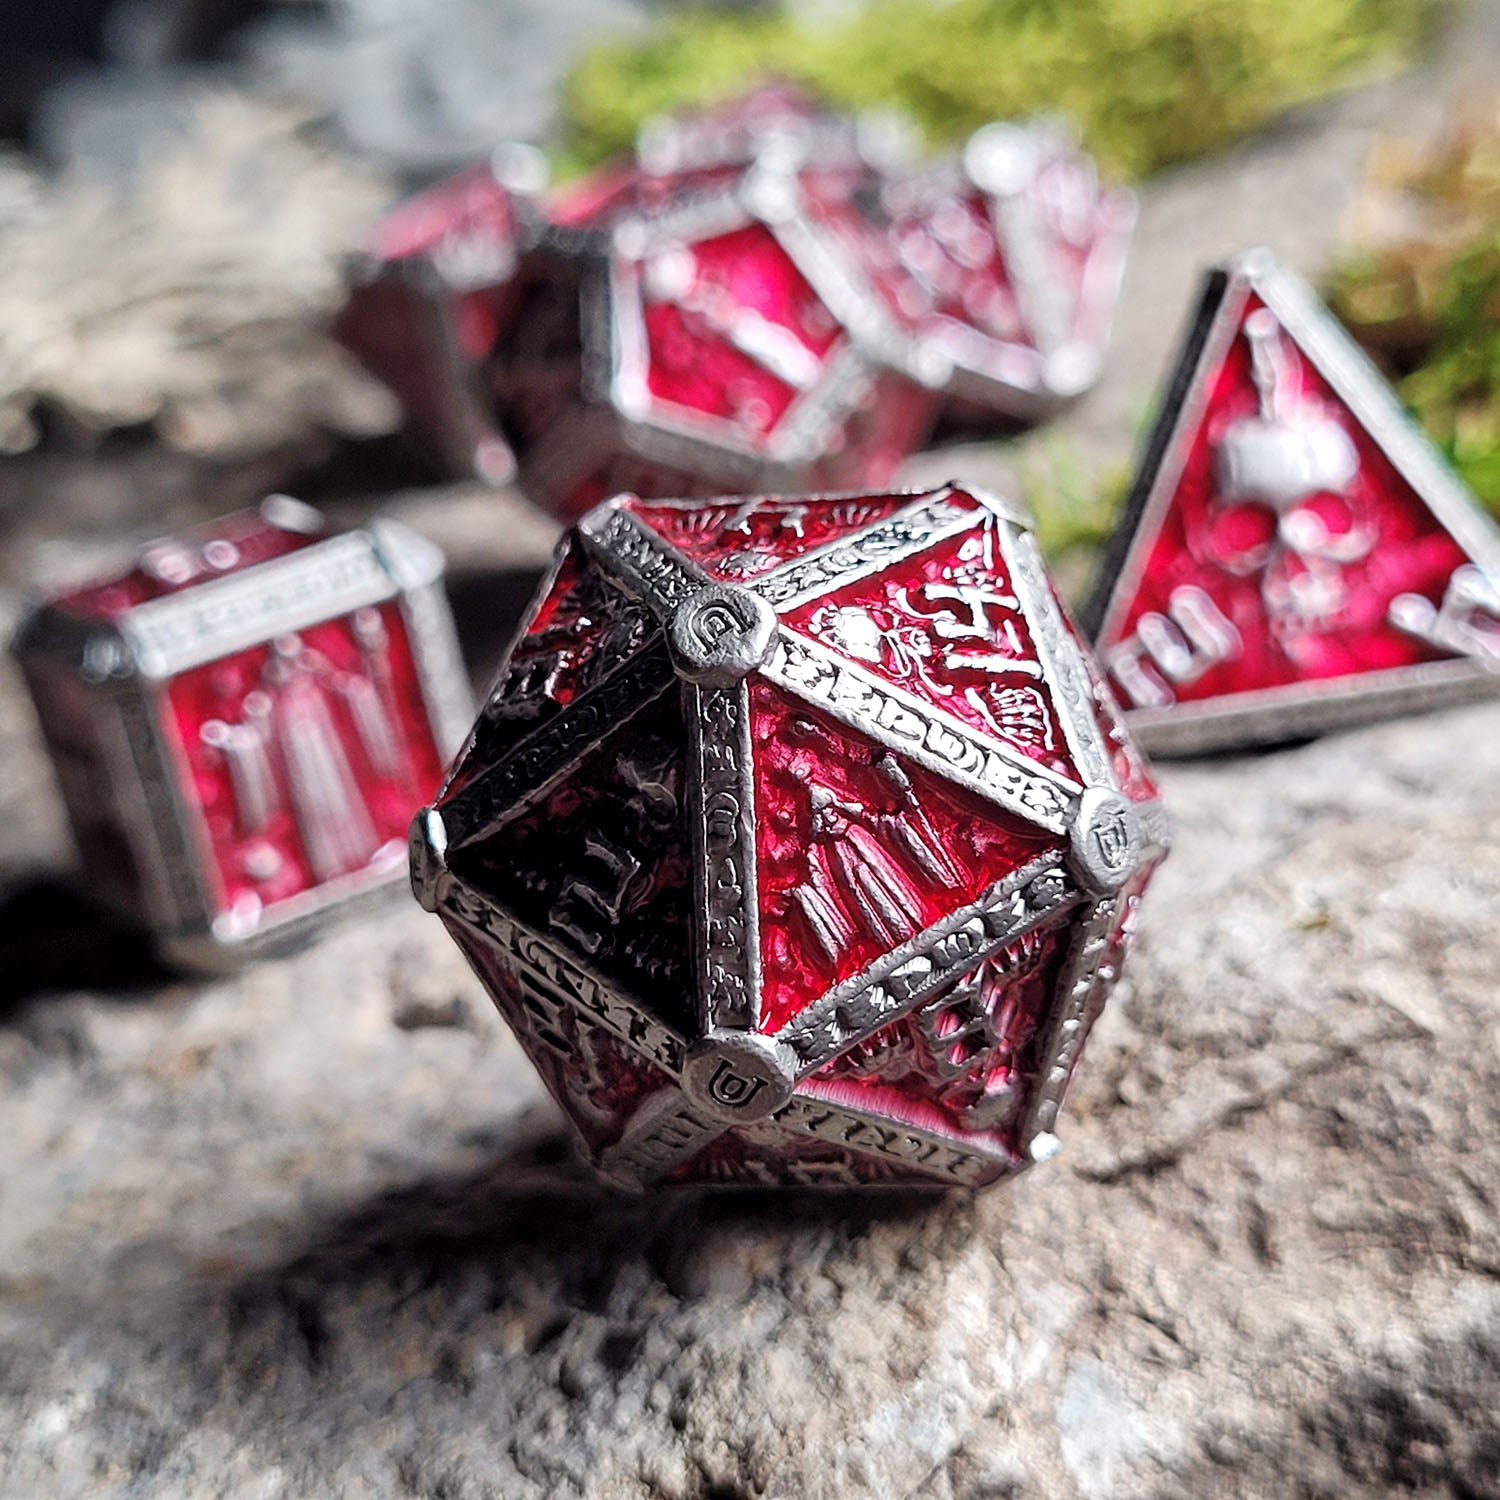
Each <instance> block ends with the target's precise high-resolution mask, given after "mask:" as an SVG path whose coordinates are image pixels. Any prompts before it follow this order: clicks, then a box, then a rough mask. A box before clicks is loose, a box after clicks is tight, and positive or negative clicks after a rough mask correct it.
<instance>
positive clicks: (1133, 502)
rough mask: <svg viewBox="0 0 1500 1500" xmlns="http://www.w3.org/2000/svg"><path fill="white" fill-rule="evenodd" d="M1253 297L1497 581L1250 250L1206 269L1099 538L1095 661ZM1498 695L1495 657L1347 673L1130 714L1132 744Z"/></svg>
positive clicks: (1477, 528)
mask: <svg viewBox="0 0 1500 1500" xmlns="http://www.w3.org/2000/svg"><path fill="white" fill-rule="evenodd" d="M1252 295H1254V296H1258V297H1259V298H1260V299H1261V300H1262V301H1263V302H1264V303H1265V304H1266V306H1267V307H1269V308H1270V310H1271V311H1272V312H1273V313H1274V314H1275V316H1276V319H1277V321H1278V322H1279V323H1280V324H1281V327H1282V328H1283V330H1284V331H1285V332H1286V334H1287V335H1288V336H1289V337H1290V338H1291V339H1292V341H1293V342H1294V343H1295V344H1296V345H1297V347H1298V349H1299V350H1300V351H1301V352H1302V354H1303V355H1304V356H1305V357H1306V358H1307V359H1308V360H1309V362H1310V363H1311V364H1312V365H1313V367H1314V368H1315V369H1316V370H1317V371H1318V373H1319V374H1320V375H1321V376H1322V377H1323V378H1324V379H1325V380H1326V381H1327V382H1328V384H1329V385H1330V386H1331V387H1332V388H1333V390H1334V391H1335V393H1336V394H1337V395H1338V396H1339V397H1340V399H1341V400H1343V401H1344V402H1345V403H1346V404H1347V405H1348V407H1349V409H1350V411H1351V412H1352V414H1353V415H1354V417H1355V418H1356V420H1357V421H1358V422H1359V423H1360V424H1361V425H1362V426H1363V427H1364V429H1365V430H1366V431H1367V432H1368V433H1369V435H1370V437H1371V439H1372V440H1373V441H1374V442H1375V444H1376V445H1377V446H1378V447H1379V448H1380V449H1381V451H1382V452H1383V453H1384V454H1385V456H1386V458H1388V459H1389V460H1390V462H1391V464H1392V466H1393V467H1394V468H1395V469H1396V471H1397V472H1398V473H1399V474H1400V475H1401V477H1402V478H1403V479H1404V480H1405V481H1406V482H1407V483H1408V484H1409V485H1410V486H1411V487H1412V489H1413V490H1414V491H1415V492H1416V494H1417V495H1418V496H1419V497H1420V499H1421V500H1422V501H1423V502H1424V503H1425V504H1426V505H1427V506H1428V508H1429V509H1430V510H1431V511H1432V513H1433V515H1434V516H1435V517H1436V518H1437V520H1438V521H1439V522H1440V523H1441V524H1442V525H1443V526H1444V527H1445V528H1446V529H1447V530H1448V531H1449V533H1450V534H1451V535H1452V536H1453V537H1454V538H1455V540H1456V541H1457V542H1458V543H1459V545H1460V546H1461V547H1463V548H1464V550H1465V551H1466V552H1467V553H1468V555H1469V557H1470V559H1471V560H1472V562H1473V563H1475V564H1477V565H1478V567H1479V568H1480V569H1481V570H1482V571H1483V572H1484V574H1486V575H1487V576H1488V577H1489V578H1491V579H1500V529H1497V528H1496V526H1495V525H1494V523H1493V522H1491V521H1490V519H1489V517H1488V516H1486V515H1485V514H1484V513H1483V512H1482V511H1481V510H1480V509H1479V507H1478V506H1477V504H1476V503H1475V501H1474V499H1473V497H1472V496H1471V495H1470V494H1469V492H1468V490H1467V489H1466V488H1465V487H1464V485H1463V484H1462V482H1461V481H1460V480H1459V479H1458V477H1457V476H1456V475H1455V474H1454V473H1453V471H1452V470H1451V469H1450V468H1449V467H1448V466H1447V464H1446V463H1445V462H1444V461H1443V459H1442V457H1441V456H1440V455H1439V453H1438V452H1437V450H1436V448H1434V446H1433V444H1432V442H1431V441H1430V440H1429V439H1428V438H1427V436H1426V435H1425V434H1424V433H1423V432H1422V431H1421V429H1420V428H1419V427H1418V426H1417V425H1416V423H1415V422H1414V421H1413V420H1412V418H1411V417H1410V416H1409V415H1408V414H1407V413H1406V411H1405V410H1404V409H1403V408H1402V406H1401V404H1400V402H1399V401H1398V400H1397V398H1396V394H1395V392H1394V391H1393V390H1392V389H1391V387H1390V386H1389V385H1388V384H1387V382H1386V381H1385V380H1384V379H1383V378H1382V376H1381V375H1380V373H1379V371H1378V370H1376V368H1375V367H1374V365H1373V364H1372V363H1371V362H1370V360H1369V358H1368V357H1367V356H1366V354H1365V353H1364V351H1363V350H1362V349H1361V348H1360V347H1359V346H1358V345H1357V344H1356V343H1355V342H1354V341H1353V339H1351V338H1350V337H1349V335H1348V334H1347V333H1346V332H1345V331H1344V329H1343V328H1342V327H1341V326H1340V325H1339V324H1338V322H1337V321H1336V320H1335V319H1334V317H1333V316H1332V314H1331V313H1329V312H1328V310H1327V309H1326V308H1325V307H1324V306H1323V305H1322V303H1320V302H1319V301H1318V299H1317V297H1316V296H1315V295H1314V293H1313V292H1312V290H1311V289H1310V288H1309V287H1308V286H1307V285H1306V283H1304V282H1303V281H1302V280H1301V279H1300V278H1299V277H1297V276H1295V275H1294V274H1293V273H1292V272H1290V271H1288V270H1286V269H1285V268H1284V267H1282V266H1281V265H1279V264H1278V263H1277V262H1276V260H1275V259H1274V257H1273V256H1272V255H1271V253H1270V252H1269V251H1267V250H1264V249H1255V250H1250V251H1247V252H1245V253H1244V254H1242V255H1240V256H1238V257H1237V258H1235V259H1234V260H1233V261H1231V262H1229V263H1228V264H1227V265H1225V266H1222V267H1219V268H1216V269H1214V270H1211V271H1210V272H1209V273H1208V275H1207V277H1206V279H1205V282H1204V287H1203V293H1202V297H1201V299H1200V301H1199V304H1198V307H1197V309H1196V311H1195V312H1194V314H1193V317H1192V320H1191V323H1190V325H1189V328H1188V332H1187V336H1186V338H1185V340H1184V342H1183V345H1182V350H1181V353H1180V355H1179V357H1178V360H1177V363H1176V365H1175V366H1174V368H1173V372H1172V374H1171V376H1170V377H1169V378H1168V382H1167V385H1166V387H1165V392H1164V395H1163V397H1162V402H1161V408H1160V411H1159V413H1158V415H1157V418H1156V423H1155V426H1154V428H1153V430H1152V432H1151V435H1150V437H1149V439H1148V440H1147V443H1146V446H1145V449H1144V453H1143V456H1142V459H1141V462H1140V467H1139V469H1138V471H1137V474H1136V478H1135V482H1134V484H1133V486H1132V488H1131V492H1130V495H1129V498H1128V500H1127V502H1126V505H1125V509H1124V513H1123V514H1122V516H1121V519H1120V522H1119V524H1118V526H1117V528H1116V530H1115V532H1114V534H1113V535H1112V537H1111V539H1110V542H1109V544H1108V546H1107V548H1106V551H1105V555H1104V558H1103V561H1102V562H1101V565H1100V568H1099V572H1098V575H1097V577H1096V579H1095V582H1094V585H1093V589H1092V592H1091V595H1090V598H1089V602H1088V604H1087V605H1086V606H1085V608H1084V609H1083V611H1082V612H1081V623H1082V624H1083V627H1084V629H1085V631H1086V633H1087V634H1088V636H1089V638H1090V639H1091V640H1093V641H1094V642H1095V644H1096V649H1099V650H1100V651H1101V653H1103V652H1106V651H1107V645H1105V644H1104V643H1107V642H1108V641H1109V640H1110V638H1111V637H1112V635H1113V634H1114V631H1115V629H1116V627H1117V626H1118V624H1119V621H1120V619H1121V617H1122V616H1123V614H1124V612H1125V611H1126V610H1127V609H1128V608H1129V605H1130V602H1131V600H1132V598H1133V597H1134V595H1135V590H1136V588H1137V587H1138V584H1139V580H1140V577H1141V573H1142V570H1143V569H1144V567H1145V564H1146V560H1147V557H1148V555H1149V550H1150V547H1151V545H1152V543H1153V541H1154V539H1155V537H1156V535H1157V533H1158V531H1159V529H1160V527H1161V524H1162V520H1163V517H1164V515H1165V513H1166V510H1167V508H1168V506H1169V505H1170V503H1171V500H1172V495H1173V492H1174V490H1175V488H1176V485H1177V481H1178V477H1179V476H1180V474H1181V470H1182V465H1183V463H1184V461H1185V458H1186V454H1187V449H1188V446H1189V444H1190V443H1191V441H1192V437H1193V433H1194V431H1195V429H1196V427H1197V425H1198V422H1199V420H1200V418H1201V415H1202V411H1203V406H1204V402H1205V400H1206V382H1207V380H1208V379H1209V378H1210V377H1211V376H1212V374H1213V372H1214V371H1216V370H1217V369H1218V367H1219V365H1220V363H1221V362H1222V360H1223V358H1224V355H1225V352H1226V350H1227V348H1228V345H1229V342H1230V341H1231V340H1232V339H1233V337H1234V335H1235V330H1236V328H1237V327H1238V322H1239V315H1240V310H1241V309H1242V307H1243V305H1244V302H1245V300H1246V298H1248V297H1250V296H1252ZM1497 688H1500V661H1496V660H1494V659H1493V658H1486V657H1485V656H1484V655H1482V654H1480V653H1478V652H1473V653H1470V654H1466V655H1460V656H1455V657H1453V658H1451V659H1449V660H1439V661H1431V662H1424V663H1420V664H1418V665H1416V666H1411V667H1402V668H1395V669H1391V670H1387V671H1382V672H1372V673H1363V674H1359V675H1357V676H1350V677H1342V678H1331V679H1324V680H1320V681H1309V682H1302V683H1296V684H1291V685H1288V686H1285V687H1276V688H1268V689H1264V690H1261V691H1257V692H1249V693H1237V694H1234V695H1233V696H1232V697H1228V696H1226V697H1224V698H1219V699H1210V700H1203V701H1199V702H1189V703H1180V704H1174V705H1172V706H1170V707H1167V708H1161V709H1139V708H1137V709H1130V710H1127V711H1126V714H1125V718H1126V721H1127V722H1128V724H1129V726H1130V729H1131V731H1132V733H1133V734H1134V735H1135V737H1136V739H1137V740H1138V742H1139V743H1140V744H1141V745H1142V746H1143V747H1144V748H1146V749H1147V750H1150V751H1152V752H1153V753H1155V754H1159V755H1186V754H1195V753H1198V752H1202V751H1209V750H1222V749H1229V748H1233V747H1236V746H1243V745H1251V744H1267V743H1274V742H1276V741H1278V740H1286V739H1293V738H1298V737H1301V736H1303V735H1309V734H1317V733H1321V732H1323V731H1325V730H1330V729H1337V728H1342V727H1345V726H1349V725H1355V724H1362V723H1368V722H1370V721H1372V720H1377V719H1381V718H1385V717H1388V716H1390V715H1394V714H1401V713H1410V712H1416V711H1419V710H1422V709H1428V708H1434V707H1439V706H1442V705H1445V704H1455V703H1462V702H1466V701H1470V700H1472V699H1475V698H1480V697H1483V696H1485V695H1487V694H1489V693H1492V692H1494V691H1496V689H1497Z"/></svg>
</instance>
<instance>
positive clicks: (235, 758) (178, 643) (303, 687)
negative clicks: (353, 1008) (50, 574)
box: [14, 496, 470, 967]
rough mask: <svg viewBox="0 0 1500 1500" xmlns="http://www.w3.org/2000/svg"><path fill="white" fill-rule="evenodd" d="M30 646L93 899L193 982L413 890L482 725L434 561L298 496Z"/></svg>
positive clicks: (83, 595) (430, 551)
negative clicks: (420, 832) (439, 805)
mask: <svg viewBox="0 0 1500 1500" xmlns="http://www.w3.org/2000/svg"><path fill="white" fill-rule="evenodd" d="M14 650H15V653H16V655H17V657H18V659H19V661H20V664H21V666H22V668H23V670H24V672H25V676H26V679H27V683H28V686H29V687H30V689H31V693H32V698H33V700H34V702H35V705H36V709H37V713H38V717H39V718H40V720H41V726H42V730H43V733H44V735H45V738H46V741H47V746H48V749H49V751H50V752H51V755H52V759H53V763H54V766H55V768H56V771H57V776H58V780H59V782H60V784H61V789H62V792H63V796H64V800H65V802H66V804H67V809H68V813H69V816H70V819H71V822H72V824H73V829H74V833H75V835H76V840H77V843H78V846H79V852H80V854H81V856H82V860H83V865H84V868H85V871H86V875H87V879H88V884H89V889H90V891H91V892H92V893H94V894H96V895H99V896H101V897H104V898H105V899H107V900H110V901H111V902H112V903H113V904H115V905H117V906H119V907H121V908H123V909H124V910H125V911H127V912H129V913H130V914H132V915H134V916H136V917H138V918H140V919H141V920H142V921H144V922H145V923H147V924H148V925H149V926H151V927H152V928H153V929H154V930H155V932H156V934H157V936H158V938H159V939H160V941H161V944H162V946H163V948H164V949H165V950H166V951H167V952H168V953H169V954H170V955H171V956H172V957H174V958H176V959H178V960H179V961H182V962H186V963H189V964H192V965H194V966H203V967H216V966H219V965H221V964H223V963H225V962H227V961H229V960H230V959H232V958H235V957H238V956H247V955H250V954H254V953H257V952H260V951H263V950H265V949H267V948H269V947H273V946H279V945H282V944H284V943H286V942H287V941H289V940H291V939H294V938H296V937H297V936H299V935H300V934H302V933H303V932H304V931H306V930H307V928H308V927H309V925H310V924H311V923H312V922H313V921H315V920H316V919H317V918H319V917H320V916H322V915H323V914H325V913H327V912H328V911H329V910H330V909H331V908H333V907H336V906H339V905H342V904H343V903H345V902H346V901H348V900H349V899H351V898H353V897H355V896H358V895H361V894H363V893H365V892H368V891H370V890H372V889H373V888H375V887H377V886H383V885H387V884H389V883H390V882H391V881H392V880H393V879H395V878H398V877H399V876H400V874H401V872H402V870H403V869H404V867H405V859H404V857H403V856H404V850H405V832H406V826H407V824H408V823H409V822H410V819H411V814H412V811H413V809H414V808H416V807H418V806H420V805H421V803H422V802H423V801H424V800H425V799H426V798H427V797H429V796H431V794H432V791H433V789H434V788H435V787H436V785H437V783H438V781H439V778H440V776H441V771H442V766H443V764H444V762H445V761H446V760H447V758H448V757H449V756H450V755H451V754H452V752H453V749H454V748H455V746H456V745H457V744H458V742H459V740H460V739H461V737H462V735H463V733H464V730H465V728H466V727H467V724H468V721H469V717H470V709H469V695H468V684H467V681H466V678H465V676H464V672H463V667H462V663H461V661H460V659H459V655H458V649H457V643H456V641H455V639H454V635H453V624H452V619H451V616H450V615H449V612H448V603H447V599H446V597H445V596H444V593H443V586H442V558H441V555H440V554H439V553H438V552H437V550H436V548H434V547H433V546H432V545H431V544H430V543H428V542H425V541H423V540H422V539H421V538H419V537H417V536H415V535H414V534H412V533H411V532H409V531H407V530H406V529H405V528H404V527H402V526H398V525H396V524H395V523H393V522H390V521H373V522H371V523H370V524H369V525H368V526H367V527H365V528H364V529H362V530H359V531H353V532H345V533H342V534H333V535H329V534H325V533H323V531H322V522H321V517H319V515H318V513H317V512H316V511H314V510H312V509H311V508H310V507H308V506H305V505H302V504H299V503H298V502H297V501H294V500H289V499H287V498H286V497H285V496H275V497H273V498H272V499H270V500H268V501H266V502H265V504H264V505H262V506H261V507H260V509H259V510H258V511H245V512H241V513H239V514H237V515H233V516H229V517H226V518H225V519H223V520H221V521H219V522H216V523H214V524H213V525H212V526H209V527H206V528H204V529H202V530H200V531H198V532H195V533H192V534H189V535H186V536H182V537H173V538H167V539H164V540H161V541H157V542H153V543H151V544H149V545H148V546H146V547H145V548H143V549H142V551H141V553H140V555H139V558H138V559H137V562H136V565H135V566H134V567H133V568H132V569H131V570H129V571H128V572H124V573H121V574H118V575H115V576H112V577H108V578H104V579H99V580H96V581H94V582H92V583H90V584H88V585H87V586H85V587H82V588H78V589H75V590H72V591H70V592H67V593H64V594H61V595H58V596H56V597H54V598H52V599H49V600H48V601H47V602H45V603H44V604H42V605H41V606H39V607H38V608H37V609H36V610H34V611H33V612H32V613H31V615H30V616H29V617H28V618H27V620H26V621H25V622H24V623H23V624H22V626H21V629H20V631H19V633H18V635H17V637H16V641H15V645H14Z"/></svg>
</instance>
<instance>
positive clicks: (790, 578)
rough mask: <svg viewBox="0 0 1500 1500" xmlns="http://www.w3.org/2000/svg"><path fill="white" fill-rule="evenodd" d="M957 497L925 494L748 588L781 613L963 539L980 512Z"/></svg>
mask: <svg viewBox="0 0 1500 1500" xmlns="http://www.w3.org/2000/svg"><path fill="white" fill-rule="evenodd" d="M955 495H965V496H966V497H967V492H966V491H963V490H961V489H959V488H958V487H956V486H954V485H944V486H943V487H942V488H940V489H935V490H927V491H923V492H922V493H921V494H919V495H917V496H916V497H915V498H914V500H913V502H912V503H911V504H910V505H904V506H902V507H901V508H900V509H899V510H896V511H893V512H892V513H891V514H890V515H888V516H884V517H882V518H881V519H880V520H878V521H871V522H870V523H869V525H867V526H862V527H861V528H860V529H859V530H857V531H851V532H849V534H848V535H847V536H842V537H838V538H836V539H835V540H834V541H831V542H826V543H824V545H823V546H821V547H814V548H812V549H811V550H809V551H807V552H804V553H802V554H801V555H800V556H798V557H792V558H788V559H787V561H786V562H783V563H778V564H777V565H776V566H775V567H774V568H768V569H767V570H766V571H765V572H764V573H761V574H759V575H758V576H757V577H755V578H753V579H751V580H750V581H749V583H748V584H747V585H746V587H748V588H750V589H752V590H754V592H755V593H757V594H759V595H760V596H761V598H762V599H764V600H766V602H767V603H768V604H771V605H772V606H773V607H774V608H775V609H776V610H777V611H778V612H779V611H781V610H787V609H795V608H796V607H797V606H798V605H799V604H805V603H806V602H807V601H808V600H809V599H815V598H817V597H818V595H820V594H824V593H827V592H829V591H830V590H832V589H836V588H842V587H843V586H844V585H845V584H850V583H855V582H857V581H858V580H859V579H861V578H868V577H871V576H872V575H874V574H876V573H881V572H884V571H885V569H886V568H890V567H894V566H895V565H896V564H897V563H901V562H905V561H906V560H907V559H908V558H911V557H914V556H916V555H917V554H918V553H920V552H925V551H926V550H927V548H929V547H932V546H936V545H937V544H938V543H939V542H944V541H947V540H948V539H949V538H950V537H955V536H960V535H962V534H963V532H965V531H966V530H968V528H969V527H971V526H972V525H973V524H974V523H975V521H977V520H978V519H979V517H980V515H981V513H982V511H981V509H974V510H969V509H967V508H960V507H959V506H957V505H956V504H955V503H954V500H953V497H954V496H955ZM977 504H978V502H976V505H977ZM909 532H914V534H913V535H911V536H910V537H909V539H907V540H897V541H896V542H895V543H894V544H893V545H892V546H890V547H889V548H886V547H881V546H879V545H878V544H879V543H880V542H881V541H882V540H883V539H884V538H886V537H890V536H895V537H897V538H900V537H901V536H902V534H903V533H909ZM871 548H874V550H873V551H871V550H870V549H871ZM862 554H867V555H862Z"/></svg>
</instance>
